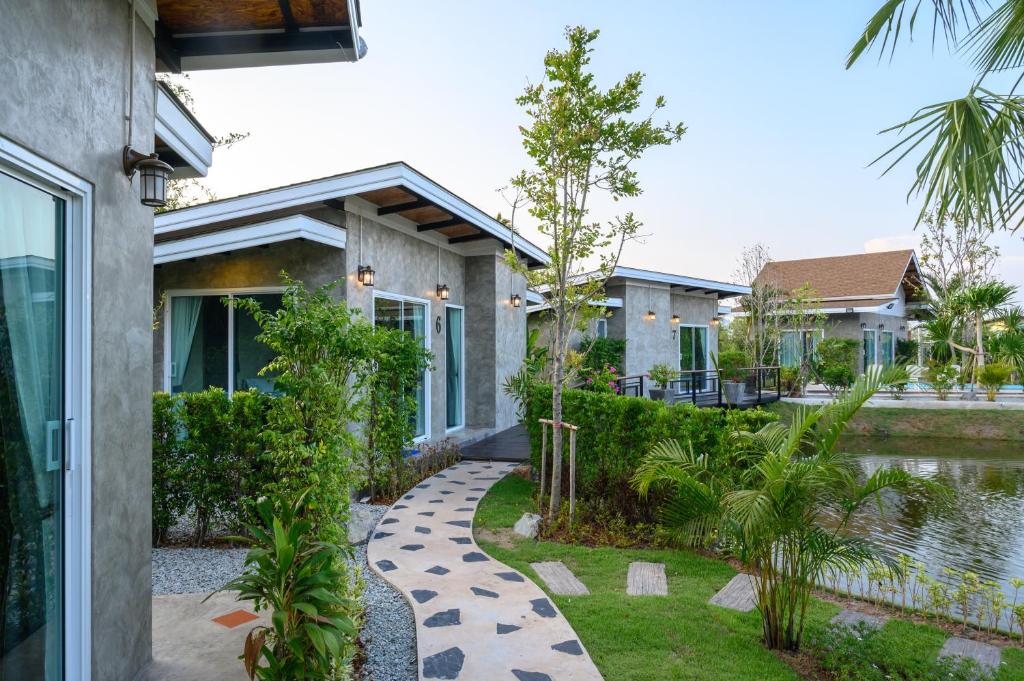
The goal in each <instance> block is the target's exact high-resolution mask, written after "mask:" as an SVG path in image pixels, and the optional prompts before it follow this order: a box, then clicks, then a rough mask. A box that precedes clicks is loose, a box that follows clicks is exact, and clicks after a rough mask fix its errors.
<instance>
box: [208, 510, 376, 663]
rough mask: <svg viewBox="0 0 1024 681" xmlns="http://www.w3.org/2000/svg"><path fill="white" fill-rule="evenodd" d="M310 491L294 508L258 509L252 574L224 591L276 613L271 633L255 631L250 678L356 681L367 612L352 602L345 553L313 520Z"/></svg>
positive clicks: (248, 646) (249, 563) (247, 650)
mask: <svg viewBox="0 0 1024 681" xmlns="http://www.w3.org/2000/svg"><path fill="white" fill-rule="evenodd" d="M310 494H311V493H310V492H309V491H307V492H304V493H303V494H301V495H299V497H298V498H297V499H295V500H293V501H292V500H288V502H287V503H284V502H285V501H286V500H285V499H279V505H280V506H281V508H280V510H278V512H277V513H276V515H275V513H274V506H273V504H271V502H270V501H269V500H267V499H262V500H261V501H260V502H259V503H258V504H257V511H258V515H259V517H260V523H259V524H257V525H253V526H251V527H250V528H249V535H250V536H249V537H237V539H238V540H239V541H242V542H244V543H247V544H249V545H250V546H251V549H250V551H249V553H248V555H247V556H246V558H245V565H246V567H247V568H248V569H247V570H246V572H245V574H243V575H242V576H240V577H237V578H235V579H234V580H232V581H231V582H229V583H228V584H225V585H224V586H223V587H221V589H220V591H224V590H232V591H238V597H239V599H240V600H243V601H250V602H251V603H252V604H253V608H254V609H255V610H256V611H257V612H261V611H264V610H266V611H269V612H270V615H271V616H270V622H271V626H264V625H259V626H256V627H253V629H252V630H251V631H250V632H249V635H248V636H247V637H246V639H245V647H244V649H243V651H242V661H243V663H244V665H245V670H246V673H247V674H248V675H249V678H256V679H260V680H261V681H292V680H293V679H343V678H351V667H352V661H353V659H354V657H355V654H356V652H357V650H358V648H357V646H356V643H355V639H356V636H357V633H358V621H359V618H360V614H361V613H360V607H359V603H358V601H356V600H355V599H353V598H351V597H350V593H349V591H350V589H349V584H350V579H349V575H348V574H347V573H346V570H345V567H344V566H345V562H344V559H345V557H346V553H347V551H346V549H345V548H343V547H342V546H339V545H337V544H333V543H331V542H325V541H322V540H321V539H320V538H319V536H318V534H317V532H316V529H315V527H314V525H313V523H312V521H311V520H310V518H311V517H313V516H314V513H313V512H312V509H310V508H309V507H308V503H307V497H308V496H309V495H310Z"/></svg>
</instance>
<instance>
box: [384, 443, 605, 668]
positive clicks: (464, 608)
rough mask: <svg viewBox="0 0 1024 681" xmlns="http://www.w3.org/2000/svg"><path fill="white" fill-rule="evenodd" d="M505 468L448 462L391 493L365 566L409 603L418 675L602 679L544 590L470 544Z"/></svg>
mask: <svg viewBox="0 0 1024 681" xmlns="http://www.w3.org/2000/svg"><path fill="white" fill-rule="evenodd" d="M514 467H515V464H502V463H486V462H475V461H464V462H462V463H459V464H456V465H455V466H452V467H451V468H448V469H446V470H444V471H442V472H441V473H438V474H437V475H435V476H434V477H432V478H428V479H427V480H424V481H423V483H421V484H420V485H417V486H416V487H415V488H413V489H411V490H410V491H409V493H408V494H406V495H405V496H404V497H402V498H401V499H399V500H398V501H397V502H396V503H395V505H394V506H392V507H391V508H390V509H389V510H388V512H387V513H386V514H384V517H383V518H382V519H381V522H380V524H379V525H378V526H377V528H376V530H375V531H374V532H373V534H372V535H371V536H370V541H369V545H368V547H367V551H368V556H369V563H370V567H371V568H372V569H373V570H374V571H375V572H377V573H378V574H380V575H381V576H382V577H383V578H384V579H386V580H388V581H389V582H391V583H392V584H394V585H395V587H396V588H397V589H398V590H399V591H401V592H402V594H404V595H405V597H406V598H407V599H408V600H409V603H410V604H411V605H412V608H413V613H414V614H415V617H416V645H417V652H418V656H419V665H420V679H463V680H467V681H506V680H507V681H598V680H600V679H601V675H600V673H598V671H597V668H596V667H595V666H594V663H593V661H592V660H591V659H590V655H589V654H587V651H586V649H585V648H584V647H583V644H582V643H581V642H580V641H579V638H578V637H577V636H576V632H574V631H573V629H572V627H571V626H570V625H569V622H568V621H567V620H566V619H565V617H563V616H562V614H561V613H560V612H559V611H558V608H557V607H555V604H554V603H552V602H551V600H550V599H549V598H548V596H547V594H545V593H544V591H542V590H541V588H540V587H538V586H537V585H536V584H534V583H533V582H532V581H530V580H529V579H527V578H525V577H524V576H523V575H521V574H520V573H518V572H516V571H515V570H512V569H511V568H509V567H508V566H506V565H503V564H502V563H499V562H498V561H496V560H494V559H492V558H490V557H489V556H487V555H486V554H485V553H483V552H482V551H481V550H480V548H479V547H478V546H477V545H476V542H474V541H473V530H472V522H473V515H474V513H475V512H476V507H477V504H478V503H479V501H480V498H481V497H482V496H483V495H484V494H485V493H486V492H487V490H488V489H490V487H491V485H493V484H494V483H495V482H497V481H498V480H500V479H501V478H503V477H504V476H505V475H507V474H508V473H509V471H511V470H512V469H513V468H514Z"/></svg>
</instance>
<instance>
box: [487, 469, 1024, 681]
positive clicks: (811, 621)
mask: <svg viewBox="0 0 1024 681" xmlns="http://www.w3.org/2000/svg"><path fill="white" fill-rule="evenodd" d="M533 488H534V486H533V484H532V483H530V482H527V481H526V480H523V479H521V478H516V477H509V478H506V479H505V480H502V481H501V482H499V483H498V484H497V485H495V486H494V487H493V488H491V491H490V492H488V493H487V495H486V496H485V497H484V499H483V500H482V501H481V503H480V507H479V509H478V511H477V514H476V518H475V521H474V528H475V532H476V535H477V541H478V542H479V544H480V545H481V546H482V547H483V548H484V550H485V551H487V552H488V553H489V554H491V555H492V556H494V557H495V558H497V559H498V560H501V561H503V562H505V563H507V564H508V565H511V566H512V567H514V568H516V569H517V570H520V571H522V572H523V573H524V574H526V575H529V576H530V577H531V578H533V579H534V581H536V582H537V583H538V584H541V585H542V586H543V583H542V582H541V581H540V580H539V579H537V577H536V574H535V573H534V572H533V570H532V569H531V568H530V565H529V564H530V563H534V562H540V561H555V560H558V561H562V562H563V563H565V564H566V565H567V566H568V567H569V569H570V570H572V571H573V573H574V574H576V576H577V577H579V579H580V580H581V581H582V582H583V583H584V584H586V585H587V587H588V588H589V590H590V592H591V593H590V595H589V596H582V597H564V596H554V595H552V599H553V600H554V601H555V602H556V603H557V604H558V607H559V608H560V609H561V610H562V612H563V613H564V614H565V616H566V617H567V618H568V619H569V621H570V622H571V623H572V625H573V627H574V628H575V629H576V632H577V633H578V634H579V636H580V638H581V639H582V641H583V643H584V645H586V647H587V650H588V651H589V652H590V654H591V656H592V657H593V659H594V662H595V663H596V664H597V666H598V668H599V669H600V670H601V673H602V674H603V675H604V677H605V678H606V679H609V680H612V679H616V680H617V679H629V680H630V681H666V680H676V679H680V680H683V679H702V680H708V681H726V680H736V681H740V680H744V681H745V680H747V679H766V680H783V679H785V680H789V681H795V680H797V679H800V678H801V675H799V674H797V672H795V671H794V670H793V669H792V668H791V667H790V666H789V665H788V664H787V663H786V662H785V661H783V660H782V659H780V658H779V657H777V656H776V655H775V654H773V653H771V652H769V651H767V650H765V648H764V647H763V646H762V645H761V642H760V639H761V624H760V618H759V615H758V613H757V612H756V611H755V612H750V613H738V612H734V611H731V610H726V609H723V608H718V607H716V606H712V605H708V603H707V601H708V599H709V598H710V597H711V596H712V595H713V594H715V593H716V592H717V591H718V590H719V589H721V588H722V587H723V586H724V585H725V584H726V583H727V582H728V581H729V580H730V579H731V578H732V576H733V575H734V574H736V572H735V570H733V569H732V567H730V566H729V565H728V564H727V563H725V562H723V561H720V560H715V559H712V558H706V557H704V556H700V555H697V554H695V553H692V552H689V551H668V550H644V549H612V548H589V547H584V546H570V545H564V544H557V543H552V542H537V541H533V540H528V539H522V538H520V537H518V536H515V535H512V534H511V532H510V528H511V527H512V525H513V524H514V523H515V521H516V520H518V519H519V517H520V516H521V515H522V514H523V513H524V512H526V511H533V510H534V509H533V507H532V506H533V503H532V499H531V496H532V494H533ZM633 561H649V562H655V563H664V564H665V572H666V574H667V576H668V590H669V595H668V596H667V597H651V596H649V597H636V596H627V595H626V574H627V571H628V568H629V564H630V563H631V562H633ZM837 611H838V606H836V605H834V604H832V603H826V602H822V601H815V602H814V603H813V604H812V606H811V610H810V615H809V618H808V625H809V626H811V625H816V626H822V625H824V624H825V623H826V622H827V621H828V620H829V619H830V618H831V617H832V615H833V614H835V613H836V612H837ZM945 639H946V635H945V634H944V633H943V632H942V631H940V630H939V629H937V628H935V627H932V626H929V625H921V624H912V623H908V622H900V621H891V622H890V623H889V624H887V625H886V627H885V629H884V630H883V631H882V632H881V633H880V634H879V635H878V637H877V639H876V640H875V641H874V642H873V646H872V655H873V660H872V661H876V662H878V663H879V664H882V665H885V666H886V667H888V668H890V669H899V670H900V671H901V672H905V673H904V674H903V675H902V676H897V677H893V678H906V679H918V678H920V679H925V678H930V677H928V676H920V675H917V676H915V675H914V674H913V670H914V669H915V668H918V669H923V668H925V667H927V665H928V664H929V663H930V661H932V660H934V659H935V656H936V655H937V654H938V651H939V649H940V648H941V646H942V643H943V641H945ZM1003 659H1004V662H1006V664H1004V669H1003V670H1001V672H1000V674H999V676H998V677H997V679H998V681H1020V680H1022V679H1024V651H1021V650H1016V649H1012V650H1006V651H1004V655H1003ZM804 662H805V663H806V660H804ZM804 678H808V676H806V669H805V676H804ZM836 678H875V677H873V676H871V677H836ZM877 678H879V679H881V678H883V677H881V676H879V677H877Z"/></svg>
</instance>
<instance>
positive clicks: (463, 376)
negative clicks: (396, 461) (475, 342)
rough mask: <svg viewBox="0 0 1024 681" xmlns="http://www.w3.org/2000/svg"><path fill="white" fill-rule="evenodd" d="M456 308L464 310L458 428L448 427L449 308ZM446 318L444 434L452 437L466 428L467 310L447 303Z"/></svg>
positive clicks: (460, 345)
mask: <svg viewBox="0 0 1024 681" xmlns="http://www.w3.org/2000/svg"><path fill="white" fill-rule="evenodd" d="M450 307H451V308H455V309H456V310H462V323H461V324H460V327H459V332H460V333H461V334H462V343H460V344H459V350H460V354H461V355H462V358H461V359H460V360H459V361H460V362H461V364H460V366H459V391H460V392H461V393H462V400H460V402H459V404H460V406H461V411H462V414H461V415H460V421H461V423H460V424H459V425H457V426H452V427H451V428H449V427H448V346H447V343H448V308H450ZM444 309H445V318H444V342H445V349H444V370H445V376H444V380H445V384H444V385H445V393H444V400H445V411H444V425H445V429H444V433H445V435H450V434H452V433H455V432H458V431H460V430H464V429H465V428H466V308H465V307H463V306H462V305H454V304H452V303H445V306H444Z"/></svg>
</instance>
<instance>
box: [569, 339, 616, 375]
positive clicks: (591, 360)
mask: <svg viewBox="0 0 1024 681" xmlns="http://www.w3.org/2000/svg"><path fill="white" fill-rule="evenodd" d="M588 348H589V349H588ZM579 351H580V352H583V353H586V354H585V355H584V356H583V366H584V367H586V368H588V369H597V370H600V369H602V368H604V367H605V366H613V367H621V366H622V364H623V360H624V359H625V357H626V341H624V340H619V339H617V338H591V337H589V336H584V337H583V338H582V339H580V346H579Z"/></svg>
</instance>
